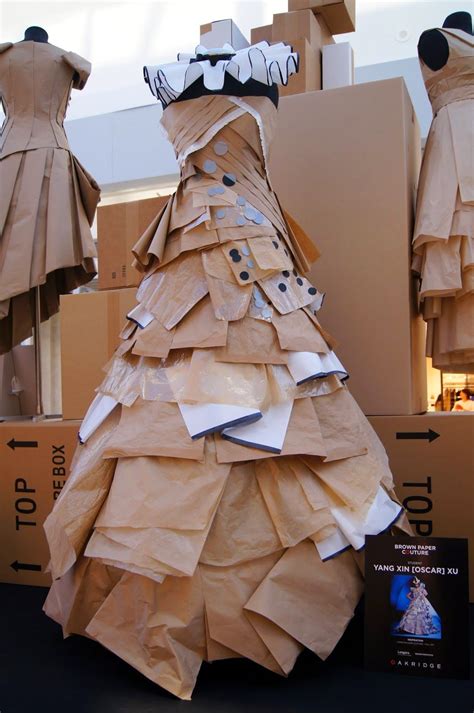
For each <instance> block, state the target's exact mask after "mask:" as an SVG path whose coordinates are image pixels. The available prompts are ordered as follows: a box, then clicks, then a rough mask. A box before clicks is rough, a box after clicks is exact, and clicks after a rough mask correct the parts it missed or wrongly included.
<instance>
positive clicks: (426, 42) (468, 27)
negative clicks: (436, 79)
mask: <svg viewBox="0 0 474 713" xmlns="http://www.w3.org/2000/svg"><path fill="white" fill-rule="evenodd" d="M443 28H444V29H446V30H448V29H449V30H463V31H464V32H466V33H467V34H469V35H472V18H471V15H470V14H469V13H468V12H452V13H451V15H448V17H447V18H446V20H445V21H444V22H443ZM418 55H419V57H420V59H422V60H423V62H424V63H425V64H426V65H427V66H428V67H429V68H430V69H432V70H433V71H435V72H437V71H439V70H440V69H442V68H443V67H444V66H445V64H446V62H447V61H448V58H449V45H448V41H447V39H446V37H444V36H443V33H442V32H439V30H436V29H434V30H425V32H423V34H422V35H421V37H420V41H419V42H418Z"/></svg>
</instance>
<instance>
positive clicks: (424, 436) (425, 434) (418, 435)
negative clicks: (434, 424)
mask: <svg viewBox="0 0 474 713" xmlns="http://www.w3.org/2000/svg"><path fill="white" fill-rule="evenodd" d="M396 437H397V440H406V441H429V442H430V443H431V442H432V441H436V439H437V438H439V433H436V431H433V430H432V429H431V428H429V429H428V430H427V431H418V432H417V431H411V432H410V431H408V432H406V433H404V432H399V433H397V434H396Z"/></svg>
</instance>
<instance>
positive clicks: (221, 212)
mask: <svg viewBox="0 0 474 713" xmlns="http://www.w3.org/2000/svg"><path fill="white" fill-rule="evenodd" d="M216 218H219V220H222V218H225V208H218V210H216Z"/></svg>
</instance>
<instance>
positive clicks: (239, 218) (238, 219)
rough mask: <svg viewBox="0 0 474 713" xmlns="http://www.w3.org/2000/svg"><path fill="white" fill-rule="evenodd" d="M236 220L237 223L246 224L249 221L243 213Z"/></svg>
mask: <svg viewBox="0 0 474 713" xmlns="http://www.w3.org/2000/svg"><path fill="white" fill-rule="evenodd" d="M235 222H236V223H237V225H245V223H246V222H247V221H246V220H245V218H244V216H243V215H238V216H237V218H236V219H235Z"/></svg>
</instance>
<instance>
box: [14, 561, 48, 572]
mask: <svg viewBox="0 0 474 713" xmlns="http://www.w3.org/2000/svg"><path fill="white" fill-rule="evenodd" d="M10 567H11V568H12V569H14V570H15V572H18V571H19V570H20V569H23V570H27V571H28V572H41V565H40V564H29V563H27V562H18V560H15V561H14V562H12V563H11V565H10Z"/></svg>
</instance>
